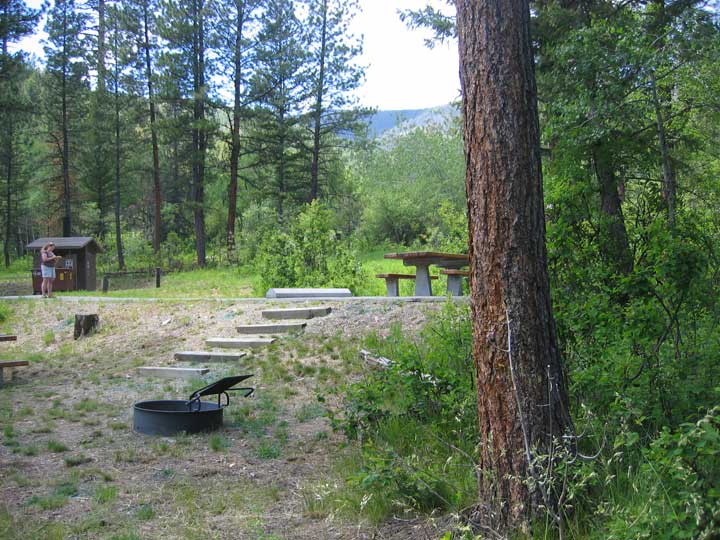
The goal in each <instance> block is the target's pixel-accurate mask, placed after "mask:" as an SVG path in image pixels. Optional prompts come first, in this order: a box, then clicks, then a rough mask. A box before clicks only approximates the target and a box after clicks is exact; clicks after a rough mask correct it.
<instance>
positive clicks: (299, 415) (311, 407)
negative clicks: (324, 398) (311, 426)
mask: <svg viewBox="0 0 720 540" xmlns="http://www.w3.org/2000/svg"><path fill="white" fill-rule="evenodd" d="M324 414H325V407H323V406H322V405H320V404H319V403H305V404H303V405H302V406H301V407H300V408H299V409H298V410H297V411H295V419H296V420H297V421H298V422H300V423H301V424H302V423H303V422H309V421H310V420H315V419H316V418H320V417H321V416H323V415H324Z"/></svg>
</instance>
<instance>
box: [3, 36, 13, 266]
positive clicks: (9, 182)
mask: <svg viewBox="0 0 720 540" xmlns="http://www.w3.org/2000/svg"><path fill="white" fill-rule="evenodd" d="M3 54H6V53H5V44H4V43H3ZM6 129H7V133H4V134H3V135H4V137H3V138H4V139H5V140H4V141H3V146H4V147H5V148H4V150H5V154H6V156H5V159H6V160H7V163H6V164H5V210H6V211H5V239H4V242H3V255H4V256H5V266H6V267H8V266H10V242H11V238H12V213H13V212H12V202H13V199H12V193H13V190H12V186H13V150H14V149H13V143H12V141H13V122H12V119H8V122H7V126H6Z"/></svg>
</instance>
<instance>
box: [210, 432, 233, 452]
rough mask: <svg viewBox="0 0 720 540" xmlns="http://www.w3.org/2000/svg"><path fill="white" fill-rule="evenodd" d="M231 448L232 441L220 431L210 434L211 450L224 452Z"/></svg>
mask: <svg viewBox="0 0 720 540" xmlns="http://www.w3.org/2000/svg"><path fill="white" fill-rule="evenodd" d="M228 448H230V441H228V440H227V439H226V438H225V437H223V436H222V435H220V434H219V433H213V434H212V435H210V450H212V451H213V452H224V451H226V450H227V449H228Z"/></svg>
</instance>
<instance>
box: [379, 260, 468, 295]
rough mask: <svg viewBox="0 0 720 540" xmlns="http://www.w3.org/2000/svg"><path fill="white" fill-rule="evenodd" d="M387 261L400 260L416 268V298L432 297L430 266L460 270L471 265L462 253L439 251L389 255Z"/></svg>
mask: <svg viewBox="0 0 720 540" xmlns="http://www.w3.org/2000/svg"><path fill="white" fill-rule="evenodd" d="M385 258H386V259H399V260H401V261H402V262H403V264H404V265H405V266H414V267H415V296H432V287H431V286H430V270H429V267H430V265H435V266H439V267H440V268H451V269H458V268H463V267H464V266H467V265H468V264H469V263H470V257H469V256H468V255H464V254H462V253H441V252H437V251H413V252H409V253H387V254H386V255H385Z"/></svg>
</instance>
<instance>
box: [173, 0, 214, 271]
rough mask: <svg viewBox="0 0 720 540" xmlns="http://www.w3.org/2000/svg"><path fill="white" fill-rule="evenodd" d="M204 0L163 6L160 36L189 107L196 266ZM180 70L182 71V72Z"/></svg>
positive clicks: (201, 195) (200, 256)
mask: <svg viewBox="0 0 720 540" xmlns="http://www.w3.org/2000/svg"><path fill="white" fill-rule="evenodd" d="M211 17H212V10H211V9H210V6H209V4H208V2H207V0H184V1H182V2H164V3H163V23H162V26H161V33H162V36H163V38H164V39H165V40H166V41H167V45H168V54H167V55H166V60H167V63H166V67H168V68H169V69H170V71H171V72H172V73H173V74H174V75H175V76H176V77H179V79H178V80H176V81H175V84H176V89H177V91H178V96H179V97H180V98H181V99H183V100H184V101H185V103H187V104H188V105H190V107H191V110H192V121H191V123H190V135H191V144H192V146H191V156H190V160H191V161H190V166H191V171H192V189H191V201H190V202H191V206H192V210H193V222H194V223H193V228H194V232H195V251H196V255H197V263H198V265H199V266H205V251H206V240H205V173H206V159H207V148H208V139H209V136H210V132H211V130H212V127H213V126H212V121H211V119H209V117H208V115H207V111H208V102H209V96H210V88H209V81H210V67H211V66H210V62H209V60H208V46H207V40H208V32H209V30H208V29H209V28H212V27H213V25H214V22H213V20H212V18H211ZM183 68H184V69H183Z"/></svg>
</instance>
